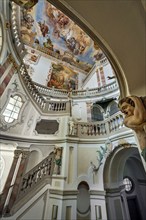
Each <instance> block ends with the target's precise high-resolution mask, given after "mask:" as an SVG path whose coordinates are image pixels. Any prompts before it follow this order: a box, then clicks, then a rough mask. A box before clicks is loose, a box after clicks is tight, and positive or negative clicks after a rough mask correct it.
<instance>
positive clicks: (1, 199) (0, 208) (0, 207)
mask: <svg viewBox="0 0 146 220" xmlns="http://www.w3.org/2000/svg"><path fill="white" fill-rule="evenodd" d="M20 154H21V150H15V151H14V159H13V162H12V166H11V169H10V171H9V175H8V177H7V180H6V183H5V187H4V190H3V193H2V194H1V196H0V215H2V213H3V209H4V205H5V202H6V199H7V196H8V193H9V189H10V187H11V183H12V179H13V176H14V173H15V169H16V165H17V162H18V159H19V156H20Z"/></svg>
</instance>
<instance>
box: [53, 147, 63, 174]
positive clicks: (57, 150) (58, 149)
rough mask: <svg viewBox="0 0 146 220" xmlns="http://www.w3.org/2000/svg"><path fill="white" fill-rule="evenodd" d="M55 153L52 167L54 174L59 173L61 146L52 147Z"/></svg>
mask: <svg viewBox="0 0 146 220" xmlns="http://www.w3.org/2000/svg"><path fill="white" fill-rule="evenodd" d="M54 154H55V167H54V174H58V175H59V174H61V170H60V169H61V164H62V148H61V147H55V148H54Z"/></svg>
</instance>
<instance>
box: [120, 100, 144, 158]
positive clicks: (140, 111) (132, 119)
mask: <svg viewBox="0 0 146 220" xmlns="http://www.w3.org/2000/svg"><path fill="white" fill-rule="evenodd" d="M119 108H120V110H121V111H122V112H123V113H124V114H125V119H124V124H125V126H126V127H128V128H131V129H133V130H134V131H135V132H136V134H137V138H138V140H139V144H140V148H141V150H142V153H141V154H142V156H143V157H144V159H145V161H146V97H137V96H129V97H126V98H123V99H122V100H120V102H119Z"/></svg>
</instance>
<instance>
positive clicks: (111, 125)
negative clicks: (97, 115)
mask: <svg viewBox="0 0 146 220" xmlns="http://www.w3.org/2000/svg"><path fill="white" fill-rule="evenodd" d="M123 119H124V118H123V114H122V113H121V112H120V111H119V112H117V113H116V114H114V115H112V116H110V117H108V118H106V119H105V120H104V121H97V122H76V123H74V127H73V132H72V134H69V129H68V134H69V136H72V137H79V138H87V139H90V138H91V139H96V138H98V137H106V136H108V135H111V134H112V133H113V132H116V131H119V129H121V128H123V127H124V129H125V126H124V125H123Z"/></svg>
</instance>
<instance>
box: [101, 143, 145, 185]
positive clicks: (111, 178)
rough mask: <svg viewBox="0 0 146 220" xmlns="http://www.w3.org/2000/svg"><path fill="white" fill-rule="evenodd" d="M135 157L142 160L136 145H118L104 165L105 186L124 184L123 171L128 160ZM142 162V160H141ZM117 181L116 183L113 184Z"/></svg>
mask: <svg viewBox="0 0 146 220" xmlns="http://www.w3.org/2000/svg"><path fill="white" fill-rule="evenodd" d="M129 158H134V159H136V160H137V161H140V160H141V159H140V156H139V152H138V149H137V148H136V147H129V148H123V147H116V148H115V149H114V151H113V152H112V154H111V155H110V156H109V157H108V158H107V160H106V162H105V166H104V172H103V181H104V186H105V188H113V186H114V187H120V184H122V185H123V173H124V168H125V164H126V161H127V160H128V159H129ZM139 163H140V162H139ZM113 183H115V184H116V185H113Z"/></svg>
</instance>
